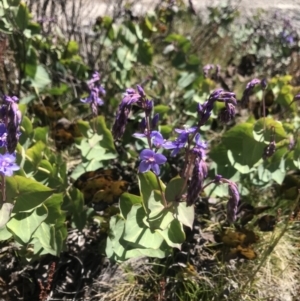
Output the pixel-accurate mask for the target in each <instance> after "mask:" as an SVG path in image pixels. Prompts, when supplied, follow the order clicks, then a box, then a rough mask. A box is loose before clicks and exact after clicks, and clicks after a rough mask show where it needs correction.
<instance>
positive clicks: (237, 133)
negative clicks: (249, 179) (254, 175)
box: [222, 122, 265, 174]
mask: <svg viewBox="0 0 300 301" xmlns="http://www.w3.org/2000/svg"><path fill="white" fill-rule="evenodd" d="M222 142H223V143H224V147H225V148H226V149H227V156H228V159H229V161H230V163H231V165H232V166H233V167H234V168H235V169H236V170H238V171H239V172H241V173H243V174H245V173H249V172H251V170H252V168H253V167H254V165H255V164H257V163H258V161H259V160H261V159H262V154H263V150H264V148H265V144H264V143H263V142H258V141H256V140H255V139H254V137H253V124H251V123H248V122H245V123H242V124H238V125H236V126H234V127H233V128H231V129H230V130H229V131H227V132H226V133H225V134H224V135H223V137H222Z"/></svg>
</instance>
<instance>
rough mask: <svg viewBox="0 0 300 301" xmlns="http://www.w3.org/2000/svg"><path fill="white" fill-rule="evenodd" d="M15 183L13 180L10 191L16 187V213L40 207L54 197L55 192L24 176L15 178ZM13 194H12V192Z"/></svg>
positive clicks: (14, 210)
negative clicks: (50, 197)
mask: <svg viewBox="0 0 300 301" xmlns="http://www.w3.org/2000/svg"><path fill="white" fill-rule="evenodd" d="M13 179H14V180H15V181H16V186H15V182H14V181H13V180H11V181H10V182H9V183H10V184H12V185H9V187H10V189H12V188H13V187H16V188H17V190H16V192H15V196H16V203H15V206H14V209H13V212H14V213H18V212H21V211H29V210H32V209H34V208H36V207H38V206H40V205H41V204H42V203H43V202H45V201H46V199H47V198H48V197H49V196H50V195H52V193H53V190H52V189H50V188H49V187H47V186H44V185H43V184H41V183H38V182H36V181H35V180H33V179H27V178H25V177H22V176H13ZM10 193H11V194H13V193H12V192H10Z"/></svg>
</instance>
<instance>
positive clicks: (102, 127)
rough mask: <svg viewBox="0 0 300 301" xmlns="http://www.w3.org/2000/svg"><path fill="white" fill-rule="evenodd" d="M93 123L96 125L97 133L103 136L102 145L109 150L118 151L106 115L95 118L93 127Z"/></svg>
mask: <svg viewBox="0 0 300 301" xmlns="http://www.w3.org/2000/svg"><path fill="white" fill-rule="evenodd" d="M93 124H95V125H96V131H97V134H98V135H102V137H103V139H102V140H101V142H100V145H101V146H102V147H103V148H104V149H105V150H107V151H108V152H111V153H116V148H115V144H114V138H113V136H112V133H111V131H110V130H109V129H108V128H107V126H106V123H105V119H104V116H98V117H97V118H96V119H93V120H92V121H91V124H90V126H91V127H93Z"/></svg>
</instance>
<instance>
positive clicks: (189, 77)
mask: <svg viewBox="0 0 300 301" xmlns="http://www.w3.org/2000/svg"><path fill="white" fill-rule="evenodd" d="M196 78H197V75H196V74H195V73H188V72H183V73H182V74H181V77H180V79H179V80H178V86H179V87H180V88H182V89H184V88H186V87H188V86H189V85H190V84H192V83H193V82H194V80H195V79H196Z"/></svg>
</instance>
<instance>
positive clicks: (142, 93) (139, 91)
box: [136, 85, 146, 97]
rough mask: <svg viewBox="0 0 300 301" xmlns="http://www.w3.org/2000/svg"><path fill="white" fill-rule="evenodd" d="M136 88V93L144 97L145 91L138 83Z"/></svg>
mask: <svg viewBox="0 0 300 301" xmlns="http://www.w3.org/2000/svg"><path fill="white" fill-rule="evenodd" d="M136 89H137V91H138V93H139V94H140V96H141V97H146V94H145V91H144V89H143V88H142V87H141V86H140V85H137V86H136Z"/></svg>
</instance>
